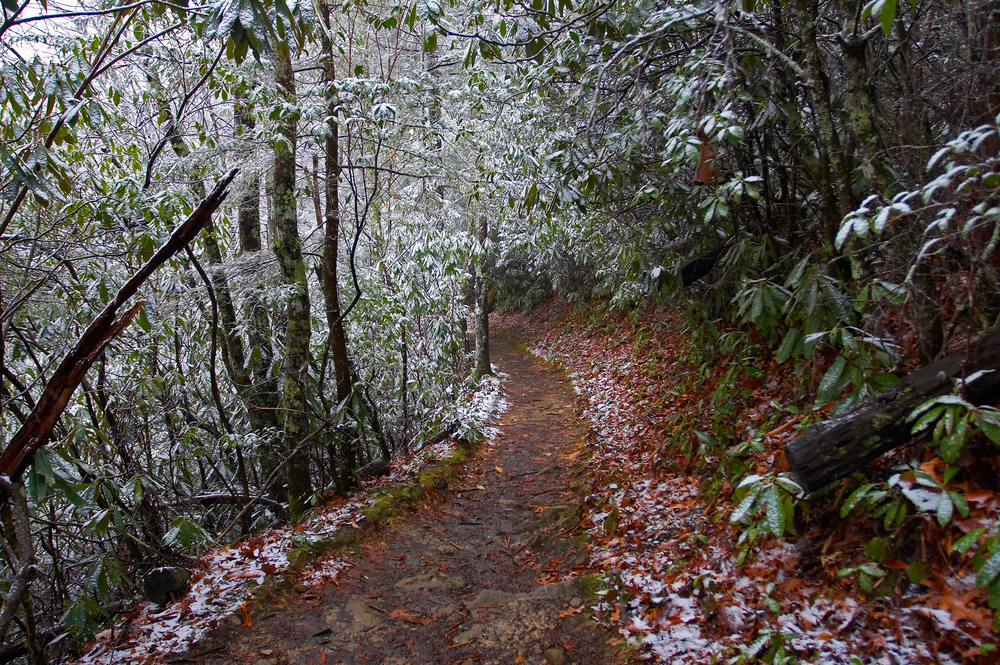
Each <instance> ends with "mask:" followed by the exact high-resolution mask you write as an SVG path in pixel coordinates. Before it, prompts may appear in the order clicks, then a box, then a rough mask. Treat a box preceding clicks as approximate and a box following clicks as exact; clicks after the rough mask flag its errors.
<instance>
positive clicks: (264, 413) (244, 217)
mask: <svg viewBox="0 0 1000 665" xmlns="http://www.w3.org/2000/svg"><path fill="white" fill-rule="evenodd" d="M236 125H237V128H238V129H237V133H242V134H246V133H249V132H250V131H252V130H253V129H254V121H253V118H252V117H251V116H250V113H249V112H248V109H247V106H246V104H245V103H244V102H243V101H242V99H241V94H240V90H239V89H237V101H236ZM249 180H250V182H249V186H248V187H246V188H245V189H244V190H243V192H241V193H240V198H239V203H238V209H237V225H238V227H239V239H240V249H239V252H240V256H246V255H248V254H256V253H257V252H259V251H261V248H262V243H261V238H260V177H259V176H258V175H257V174H252V175H251V177H250V179H249ZM246 314H247V319H248V324H249V325H248V326H247V342H248V347H249V354H248V357H247V360H246V368H247V371H248V372H249V374H250V379H251V381H250V385H249V386H248V387H247V388H246V390H241V391H240V392H241V396H242V398H243V399H244V400H246V403H247V417H248V419H249V421H250V427H252V428H253V430H254V431H255V432H257V433H258V435H259V436H260V442H259V444H258V449H257V451H256V456H257V460H258V463H259V465H260V470H261V480H265V479H267V478H268V477H269V476H270V475H271V473H272V472H273V471H274V469H275V468H276V467H277V466H278V464H280V463H281V458H282V451H281V439H280V438H279V437H278V436H276V434H274V433H275V432H277V431H278V430H280V429H281V426H282V424H281V421H280V420H279V418H278V414H279V411H278V403H279V398H280V393H279V391H278V386H277V383H276V380H275V378H274V377H273V376H272V374H271V365H272V363H273V362H274V347H273V346H272V344H271V323H270V320H269V317H268V313H267V307H266V306H265V305H264V302H263V298H262V297H261V294H260V290H258V289H254V290H253V291H252V292H251V293H250V295H249V297H248V298H247V304H246ZM284 489H285V488H284V485H283V484H282V483H274V484H272V485H271V487H270V489H269V490H268V494H269V495H270V497H271V498H272V499H274V500H275V501H279V502H283V501H286V500H287V495H286V492H285V491H284Z"/></svg>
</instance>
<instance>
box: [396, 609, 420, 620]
mask: <svg viewBox="0 0 1000 665" xmlns="http://www.w3.org/2000/svg"><path fill="white" fill-rule="evenodd" d="M389 616H390V617H392V618H393V619H402V618H404V617H416V616H420V615H419V614H410V613H409V612H407V611H406V610H393V611H392V612H391V613H390V614H389Z"/></svg>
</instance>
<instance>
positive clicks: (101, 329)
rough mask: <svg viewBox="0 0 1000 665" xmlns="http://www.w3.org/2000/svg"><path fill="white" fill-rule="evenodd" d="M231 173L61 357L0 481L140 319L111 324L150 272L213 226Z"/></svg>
mask: <svg viewBox="0 0 1000 665" xmlns="http://www.w3.org/2000/svg"><path fill="white" fill-rule="evenodd" d="M236 173H237V169H233V171H232V172H231V173H230V174H229V175H228V176H226V177H225V178H223V179H222V180H221V181H219V183H218V184H217V185H216V186H215V189H214V190H212V193H211V194H209V195H208V196H207V197H206V198H205V200H204V201H202V202H201V205H199V206H198V209H197V210H195V211H194V212H193V213H192V214H191V216H190V217H188V218H187V219H186V220H185V221H184V223H183V224H181V225H180V226H179V227H177V229H175V230H174V232H173V234H172V235H171V236H170V239H169V240H167V242H166V243H164V244H163V246H162V247H160V249H159V250H157V252H156V254H154V255H153V256H152V258H150V259H149V260H148V261H147V262H146V264H145V265H144V266H142V268H140V269H139V271H138V272H136V273H135V275H133V276H132V278H131V279H129V281H128V282H126V283H125V286H123V287H122V288H121V290H120V291H118V294H117V295H116V296H115V298H114V300H112V301H111V302H110V303H108V306H107V307H105V308H104V311H103V312H101V313H100V314H99V315H98V316H97V318H96V319H94V321H93V323H91V324H90V325H89V326H88V327H87V330H86V331H84V333H83V335H82V336H81V337H80V339H79V340H78V341H77V343H76V345H75V346H74V347H73V348H72V349H71V350H70V351H69V353H67V354H66V356H65V357H63V359H62V362H60V363H59V367H58V368H57V369H56V371H55V373H54V374H53V375H52V378H51V379H50V380H49V382H48V383H47V384H46V386H45V390H43V391H42V394H41V396H40V397H39V398H38V402H37V403H36V404H35V408H33V409H32V410H31V413H30V414H29V415H28V417H27V419H26V420H25V422H24V424H23V425H21V427H20V428H19V429H18V430H17V432H16V433H15V434H14V436H13V437H12V438H11V440H10V443H9V444H7V447H6V448H5V449H4V451H3V454H0V476H7V477H8V478H10V479H11V480H13V481H17V480H18V479H20V477H21V475H22V474H23V473H24V472H25V471H26V470H27V469H28V467H29V466H30V465H31V463H32V461H33V460H34V455H35V451H36V450H38V449H39V448H41V447H42V446H44V445H45V444H46V443H48V441H49V437H50V436H51V435H52V429H53V427H55V424H56V422H57V421H58V420H59V417H60V416H61V415H62V412H63V409H65V408H66V405H67V404H68V403H69V400H70V398H71V397H72V396H73V392H74V391H76V388H77V386H79V385H80V382H81V381H82V380H83V377H84V375H85V374H86V373H87V370H88V369H90V366H91V365H92V364H93V362H94V361H95V360H96V359H97V358H98V357H99V356H100V355H101V353H102V352H103V351H104V349H105V348H106V347H107V345H108V344H109V343H110V342H111V340H113V339H114V338H115V337H117V336H118V335H119V334H120V333H121V331H122V330H124V329H125V327H126V326H127V325H128V324H129V322H130V321H131V320H132V318H133V317H134V316H135V315H136V314H138V313H139V309H140V308H141V307H142V305H143V302H144V301H140V302H139V303H137V304H136V305H135V306H133V307H132V308H131V309H130V310H129V311H128V312H126V313H125V314H124V315H122V317H121V318H120V319H119V318H116V317H117V313H118V309H119V308H120V307H121V306H122V305H124V304H125V302H126V301H128V299H129V298H131V297H132V296H134V295H135V294H136V292H137V291H138V290H139V287H140V286H142V284H143V282H145V281H146V280H147V279H149V276H150V275H152V274H153V271H154V270H156V269H157V268H158V267H160V266H161V265H163V264H164V263H166V262H167V260H168V259H169V258H170V257H171V256H173V255H174V254H176V253H177V252H178V251H179V250H181V249H182V248H183V247H184V246H185V245H187V244H188V243H189V242H190V241H192V240H193V239H194V238H195V236H197V235H198V233H199V232H200V231H201V230H202V229H203V228H204V227H205V225H207V224H208V223H209V222H210V221H211V220H212V213H214V212H215V210H216V209H217V208H218V207H219V206H220V205H221V204H222V202H223V201H225V200H226V196H228V194H229V192H228V190H227V187H228V186H229V183H231V182H232V181H233V178H234V177H236ZM2 501H3V498H2V497H0V502H2Z"/></svg>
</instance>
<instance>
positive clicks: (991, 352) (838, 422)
mask: <svg viewBox="0 0 1000 665" xmlns="http://www.w3.org/2000/svg"><path fill="white" fill-rule="evenodd" d="M979 370H993V371H990V372H986V373H985V374H984V375H982V376H980V377H979V378H977V379H976V380H975V381H973V382H971V383H969V384H968V385H967V386H966V389H965V398H966V399H967V400H969V401H970V402H972V403H973V404H992V403H994V402H996V400H997V398H998V397H1000V371H997V370H1000V329H996V330H993V331H992V332H990V333H988V334H986V335H984V336H983V337H981V338H980V339H979V340H977V341H976V342H975V343H974V344H973V345H972V347H971V348H970V349H968V351H960V352H958V353H953V354H951V355H949V356H946V357H944V358H942V359H941V360H938V361H936V362H933V363H931V364H929V365H925V366H924V367H921V368H920V369H918V370H917V371H915V372H913V373H912V374H910V375H909V376H907V377H906V378H904V379H903V380H902V381H900V382H899V383H897V384H896V385H894V386H893V387H891V388H888V389H886V390H883V391H882V392H880V393H878V394H876V395H873V396H872V397H870V398H869V399H868V400H867V401H865V402H864V403H863V404H861V405H860V406H859V407H858V408H857V409H855V410H854V411H852V412H851V413H848V414H846V415H843V416H838V417H836V418H834V419H832V420H827V421H825V422H821V423H816V424H814V425H810V426H809V427H807V428H806V429H805V430H803V432H802V433H801V434H799V435H798V436H797V437H796V438H795V439H793V440H792V441H790V442H789V443H787V444H786V445H785V457H786V458H787V459H788V464H789V466H790V467H791V468H792V471H793V472H794V473H795V476H796V477H797V479H798V481H799V484H800V485H801V486H802V488H803V489H804V490H805V491H806V493H807V494H808V493H812V492H815V491H817V490H819V489H822V488H823V487H825V486H826V485H829V484H830V483H833V482H836V481H838V480H840V479H841V478H846V477H847V476H849V475H851V474H852V473H854V472H855V471H857V470H858V469H860V468H861V467H863V466H864V465H865V464H867V463H868V462H869V461H870V460H872V459H875V458H876V457H878V456H879V455H881V454H882V453H885V452H887V451H889V450H892V449H893V448H895V447H896V446H898V445H901V444H903V443H906V442H908V441H910V440H911V439H912V438H913V436H912V434H911V433H910V432H911V430H912V429H913V423H910V422H907V418H908V417H909V415H910V413H911V412H912V411H913V409H915V408H916V407H918V406H920V405H921V404H923V403H924V402H926V401H927V400H929V399H932V398H934V397H938V396H940V395H946V394H949V393H951V391H952V390H953V389H954V385H955V383H954V380H955V379H956V378H962V377H966V376H970V375H972V374H973V373H974V372H977V371H979Z"/></svg>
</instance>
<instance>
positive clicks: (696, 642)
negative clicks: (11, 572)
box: [81, 303, 996, 665]
mask: <svg viewBox="0 0 1000 665" xmlns="http://www.w3.org/2000/svg"><path fill="white" fill-rule="evenodd" d="M493 327H494V330H496V331H497V332H498V333H499V334H500V335H501V337H497V338H494V339H495V343H494V344H493V351H494V356H493V360H494V362H495V364H496V366H498V368H499V370H500V371H501V372H502V373H504V374H505V377H504V381H503V383H502V388H503V390H504V392H505V393H506V399H507V400H508V402H509V403H508V404H506V405H503V404H501V403H502V402H503V397H502V396H501V392H500V391H501V384H500V382H497V381H495V380H494V381H492V382H484V384H483V386H481V388H480V391H479V392H478V393H477V394H476V396H475V399H474V400H473V403H478V404H479V405H480V406H479V407H477V408H479V410H480V411H482V414H481V415H480V416H477V418H478V421H480V422H481V425H484V426H485V425H486V424H487V423H489V424H488V426H487V427H486V429H487V430H488V433H487V437H486V441H485V443H484V444H483V446H482V447H481V448H480V449H479V451H478V452H477V453H476V454H475V455H473V456H471V457H469V458H467V459H466V460H465V461H464V463H460V464H456V465H455V469H456V473H457V475H455V476H454V477H452V479H451V480H450V481H448V482H447V483H445V482H444V480H443V479H442V482H441V483H440V484H437V483H435V487H434V488H432V489H431V490H429V491H428V494H427V496H426V497H425V498H423V499H422V500H421V501H419V502H417V503H416V504H415V505H414V506H413V507H414V510H412V511H409V512H405V513H403V514H398V513H397V514H396V516H395V517H390V518H389V519H386V520H383V521H382V522H380V523H379V524H378V525H377V526H376V527H374V528H371V527H369V528H367V529H359V530H357V533H359V534H360V539H359V540H356V541H355V540H351V541H348V543H347V546H346V548H341V549H340V550H339V551H337V552H336V553H333V554H330V555H328V556H325V557H320V558H319V559H316V560H313V561H310V562H308V563H307V564H306V565H305V566H304V567H303V566H301V565H299V566H293V565H291V561H290V560H291V559H293V558H294V556H293V554H292V553H293V551H294V550H290V549H289V547H290V545H289V541H291V542H292V543H294V542H296V540H297V541H299V542H301V541H303V540H308V538H310V537H312V536H310V535H309V534H311V533H314V532H322V530H323V529H324V528H328V527H325V526H324V525H331V526H332V525H339V527H338V528H341V529H343V528H344V526H345V525H348V526H354V527H356V526H357V523H356V522H355V521H354V520H356V519H357V520H359V521H360V515H361V514H362V513H363V512H364V511H363V508H364V506H365V505H370V502H371V501H373V500H374V499H373V498H372V494H371V491H370V490H372V489H374V488H375V486H381V487H386V483H400V482H404V481H405V479H406V478H412V477H413V476H414V474H415V473H417V472H418V470H419V464H418V462H419V463H421V464H424V463H426V460H425V461H420V460H419V459H418V458H419V457H421V456H427V458H428V459H430V458H432V456H431V455H430V453H431V452H432V451H431V450H430V448H431V447H429V448H428V449H425V451H422V452H421V453H420V455H417V456H414V458H413V459H411V460H408V461H400V462H394V465H395V466H394V471H393V475H392V476H391V477H390V478H388V479H384V480H382V481H379V483H375V484H374V485H372V484H369V486H368V487H367V491H366V492H359V493H358V494H357V496H356V497H354V496H352V498H351V499H350V500H348V501H344V500H340V501H339V502H338V501H334V502H333V503H331V504H330V505H329V506H324V507H321V508H318V509H317V510H316V511H315V515H314V516H313V517H311V518H310V521H309V523H308V524H305V525H298V526H296V527H294V528H289V527H284V528H281V529H275V530H274V532H271V533H265V534H258V535H256V536H254V537H252V538H250V539H248V540H246V541H241V543H237V544H236V545H233V546H231V547H229V548H222V549H220V550H218V551H216V552H215V553H214V554H210V555H206V557H203V559H205V561H206V563H205V564H204V565H203V566H202V568H203V572H199V573H196V577H195V584H194V585H193V586H192V590H191V591H189V592H188V594H187V596H186V597H185V598H183V599H181V600H180V601H178V602H176V603H173V604H171V605H170V606H168V607H167V608H165V609H163V610H157V609H155V608H149V607H146V608H144V609H141V610H139V613H138V615H137V618H135V620H134V622H133V623H129V622H132V621H133V619H131V618H130V619H127V620H126V621H125V622H124V623H123V624H119V626H117V627H116V630H114V631H110V633H111V634H110V637H107V636H106V637H105V640H104V646H101V644H100V641H99V643H98V644H97V645H95V646H94V647H93V649H92V650H91V652H90V653H89V654H88V655H87V656H85V657H84V658H83V659H82V660H81V662H87V663H102V664H104V663H119V662H130V663H149V662H154V661H155V662H163V661H164V660H165V661H166V662H187V663H199V664H201V665H218V664H221V663H240V662H243V663H253V664H254V665H281V664H285V663H288V664H291V663H324V664H325V663H331V664H333V663H345V664H346V663H352V664H355V663H356V664H360V663H386V664H399V665H402V664H404V663H405V664H414V665H417V664H425V663H426V664H429V663H442V664H452V665H479V664H482V663H533V664H542V665H553V664H560V663H561V664H564V665H565V664H568V663H577V664H578V665H601V664H604V663H618V662H624V661H626V660H629V661H644V660H655V661H661V662H670V663H678V664H687V663H709V662H713V663H719V662H727V663H750V662H767V663H778V662H803V661H804V662H822V663H844V664H847V663H852V664H853V663H866V664H867V663H872V664H875V663H878V664H879V665H901V664H903V663H921V664H923V663H927V664H931V663H936V664H951V663H961V662H983V663H992V662H994V661H993V660H992V659H991V658H989V657H987V658H985V659H982V660H981V659H980V654H981V649H980V648H979V644H980V643H982V642H985V641H986V640H987V639H989V638H990V636H991V635H992V627H991V625H990V613H989V612H988V611H987V610H986V609H983V607H982V604H983V598H982V596H983V592H979V591H977V590H976V589H975V588H974V576H970V574H969V572H968V571H967V570H964V569H963V570H959V571H949V570H947V569H946V568H945V565H944V564H941V563H938V560H937V559H933V558H931V559H928V558H927V557H926V555H925V557H924V559H923V560H927V561H929V562H932V563H933V566H934V567H933V569H932V563H928V571H932V570H933V572H928V575H927V576H926V578H925V579H922V580H920V579H919V578H918V580H917V581H908V578H907V574H905V573H906V572H907V570H906V569H907V567H908V566H910V567H911V568H912V565H911V564H907V563H904V562H903V561H902V559H907V560H909V559H910V558H912V557H911V555H912V554H913V553H912V552H907V551H903V550H899V551H898V552H897V551H893V552H890V553H889V554H890V555H891V556H889V555H886V554H883V555H881V557H880V560H881V564H882V566H883V567H884V568H886V569H887V570H889V571H890V574H888V575H887V576H886V577H884V578H883V580H884V581H878V582H877V583H876V584H874V588H870V589H867V590H865V589H862V588H861V587H860V586H859V582H858V581H857V580H856V579H855V577H856V576H850V575H845V574H844V572H843V571H844V570H845V569H851V567H856V566H858V565H861V564H863V563H865V562H866V561H868V560H869V557H870V556H872V555H871V552H872V551H873V548H872V543H873V542H876V543H877V542H882V543H884V542H885V540H884V539H883V538H881V537H880V536H877V535H876V534H877V533H879V532H878V531H873V528H874V529H877V528H878V527H873V525H872V521H871V520H867V519H846V520H845V519H840V518H839V514H840V512H841V511H840V508H839V506H838V505H837V502H836V501H831V500H826V501H819V502H816V503H815V504H814V505H813V506H812V507H811V508H810V509H809V510H808V512H807V513H806V514H801V515H796V518H795V524H794V525H792V526H790V528H789V529H788V531H787V533H786V534H785V536H784V537H781V538H777V537H771V536H769V535H767V532H766V531H762V532H761V533H762V534H763V535H761V536H759V537H758V538H757V539H756V541H748V542H744V540H745V539H744V538H743V537H741V530H740V528H738V527H736V526H734V525H733V524H731V520H730V517H731V514H732V511H733V507H734V499H733V493H734V491H736V488H735V487H734V486H733V485H734V484H736V483H737V482H738V479H739V478H742V477H744V474H767V473H774V472H777V471H782V470H786V469H787V466H786V465H785V464H784V459H783V455H782V446H783V444H784V442H786V441H787V440H789V439H790V438H791V437H794V436H795V435H796V434H797V429H798V428H801V427H802V426H804V425H805V423H806V422H807V420H808V418H806V417H805V416H804V415H803V414H802V410H804V409H806V408H807V407H808V405H809V404H811V398H810V397H809V396H808V395H807V394H801V393H800V391H801V390H802V385H803V382H802V381H801V380H797V379H796V377H795V376H793V375H792V374H790V373H789V369H788V365H780V364H778V363H776V362H774V361H773V359H771V360H770V361H766V362H762V363H761V364H760V367H759V370H760V372H759V375H760V379H759V380H758V379H739V381H738V384H737V385H738V388H739V391H738V393H735V394H734V395H732V396H730V397H729V398H726V399H725V400H723V401H721V402H719V401H717V400H716V398H715V396H716V395H718V390H717V388H718V386H719V385H720V381H721V378H722V376H723V375H724V374H725V373H726V372H727V371H729V370H728V368H729V366H730V363H731V362H733V359H732V358H730V357H728V356H723V357H721V358H718V359H714V360H710V361H705V362H703V363H702V364H701V366H700V367H699V366H695V364H694V362H693V360H692V358H691V356H690V353H691V351H690V350H691V346H690V345H689V340H688V339H687V337H686V335H685V333H684V332H683V330H684V328H683V325H682V324H681V322H679V321H678V320H677V318H676V317H675V315H673V314H672V313H670V312H667V311H652V312H647V313H646V314H644V315H642V317H633V318H631V319H630V318H628V317H625V316H624V315H621V314H614V313H607V312H605V313H603V314H600V313H598V314H594V313H588V310H587V308H584V309H580V308H579V307H572V306H570V305H567V304H559V303H553V304H551V305H549V306H546V307H541V308H539V309H537V310H536V311H535V312H533V313H532V314H530V315H524V314H504V315H495V316H494V318H493ZM502 336H506V337H508V338H510V339H513V340H517V341H518V343H525V344H528V345H529V346H528V350H529V351H530V352H531V355H527V354H525V353H524V352H523V351H521V350H518V349H515V348H514V347H513V345H512V344H511V343H510V342H508V341H507V340H506V339H504V338H503V337H502ZM697 376H707V378H706V379H705V380H702V379H698V380H692V378H693V377H697ZM570 382H572V388H571V386H570ZM573 391H575V392H576V393H577V394H576V395H574V394H573ZM796 405H797V406H796ZM505 406H506V408H507V409H508V410H507V411H506V413H505V414H504V415H503V416H502V418H498V416H497V414H499V413H503V411H504V408H505ZM724 407H727V408H728V409H729V413H731V414H732V415H731V416H727V417H729V418H730V419H731V421H732V423H733V425H732V428H733V429H732V440H725V441H720V442H719V443H718V444H716V445H715V447H714V448H710V447H704V448H702V449H699V448H698V443H699V442H701V441H704V440H705V436H706V435H705V433H706V432H710V431H712V423H713V421H718V419H719V417H720V413H721V410H722V409H723V408H724ZM489 414H492V415H489ZM812 417H822V414H815V415H814V416H812ZM489 418H492V419H493V420H492V421H490V420H489ZM750 440H752V441H756V442H759V444H760V445H759V446H757V447H756V448H751V447H748V446H747V445H746V441H750ZM685 442H688V444H690V445H689V447H688V449H687V452H685V448H684V445H686V444H685ZM441 445H443V444H441ZM445 452H446V451H444V450H442V451H436V452H435V454H436V455H437V459H441V457H442V456H443V455H444V454H445ZM723 464H725V468H726V469H727V470H728V472H727V473H722V471H721V469H722V468H723V467H722V465H723ZM730 477H732V478H733V483H732V484H731V483H730V480H729V478H730ZM979 494H981V495H982V496H979V498H977V501H979V502H980V503H982V506H981V507H977V508H976V509H975V510H973V512H972V513H971V514H970V517H969V519H970V520H985V521H984V522H983V523H984V524H985V523H986V522H989V520H990V519H993V518H992V517H991V515H995V512H996V501H995V500H994V498H993V494H992V493H982V492H980V493H979ZM987 494H988V496H987ZM755 519H756V520H757V522H758V523H759V522H760V520H762V519H763V517H760V516H758V517H757V518H755ZM876 521H877V522H881V519H879V520H876ZM911 523H913V524H915V525H917V526H918V527H919V528H920V529H921V531H919V532H917V536H915V537H914V538H916V540H914V538H909V539H908V540H907V541H906V542H911V541H912V542H916V543H917V545H916V547H917V548H918V549H920V548H921V546H922V544H923V543H925V542H933V540H932V539H933V538H934V537H935V534H936V533H937V532H936V531H933V529H934V528H935V527H934V523H933V521H932V520H930V519H923V518H920V519H918V518H917V516H914V519H913V520H911ZM976 524H979V522H976ZM362 526H364V525H363V524H362ZM742 533H746V531H745V530H744V531H742ZM873 536H874V538H873ZM923 549H927V548H926V546H923ZM741 553H742V554H741ZM245 578H254V579H255V580H257V583H258V584H260V583H263V584H265V585H266V588H265V590H263V591H261V590H258V591H257V592H256V593H255V594H253V595H251V594H252V591H251V590H247V589H246V588H245V587H235V586H234V587H233V589H234V590H233V591H231V592H227V593H228V595H225V596H224V597H220V594H219V593H218V589H219V588H222V587H226V585H230V584H235V583H236V582H240V581H242V580H244V579H245ZM911 579H912V578H911ZM213 594H215V596H213ZM248 599H249V600H248ZM209 605H213V606H215V607H218V608H220V609H217V610H211V609H210V608H208V606H209ZM192 617H200V618H198V619H197V621H199V622H200V623H192ZM106 632H107V631H106ZM174 654H183V655H181V656H177V655H174Z"/></svg>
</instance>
